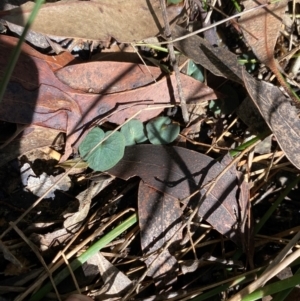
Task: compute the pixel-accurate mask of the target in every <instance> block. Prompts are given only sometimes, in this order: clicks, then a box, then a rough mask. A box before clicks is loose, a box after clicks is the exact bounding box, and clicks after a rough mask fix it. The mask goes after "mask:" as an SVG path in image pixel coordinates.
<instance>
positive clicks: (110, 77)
mask: <svg viewBox="0 0 300 301" xmlns="http://www.w3.org/2000/svg"><path fill="white" fill-rule="evenodd" d="M74 74H76V76H74ZM55 75H56V76H57V77H58V79H59V80H60V81H61V82H63V83H64V84H66V85H68V86H69V87H71V88H73V89H76V90H79V91H83V92H89V93H99V94H109V93H116V92H122V91H126V90H133V89H136V88H139V87H143V86H146V85H148V84H151V83H154V80H155V79H157V78H158V77H159V76H160V75H161V70H160V69H159V68H156V67H147V66H144V65H138V64H133V63H125V64H124V63H122V62H119V63H112V62H105V61H103V62H91V63H83V64H76V65H71V66H67V67H65V68H63V69H60V70H58V71H57V72H56V73H55Z"/></svg>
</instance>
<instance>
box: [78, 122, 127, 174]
mask: <svg viewBox="0 0 300 301" xmlns="http://www.w3.org/2000/svg"><path fill="white" fill-rule="evenodd" d="M110 133H111V131H109V132H107V133H104V132H103V130H102V129H100V128H99V127H95V128H93V129H92V130H91V131H90V132H89V133H88V134H87V136H86V137H85V139H84V140H83V142H82V143H81V144H80V146H79V152H80V155H81V156H82V157H83V158H84V160H86V161H87V162H88V163H89V166H90V168H92V169H94V170H97V171H104V170H107V169H110V168H112V167H113V166H114V165H116V164H117V163H118V162H119V161H120V160H121V159H122V157H123V155H124V150H125V138H124V135H123V134H122V133H120V132H114V133H113V134H112V135H111V136H110V137H108V139H106V140H105V141H104V142H102V143H100V144H99V142H100V141H101V140H103V139H104V138H105V137H107V136H108V135H109V134H110ZM98 144H99V145H98ZM93 148H95V150H93Z"/></svg>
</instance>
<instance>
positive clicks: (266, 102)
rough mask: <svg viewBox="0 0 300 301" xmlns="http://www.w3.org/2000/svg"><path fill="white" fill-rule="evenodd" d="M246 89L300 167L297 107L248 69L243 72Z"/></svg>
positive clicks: (293, 161)
mask: <svg viewBox="0 0 300 301" xmlns="http://www.w3.org/2000/svg"><path fill="white" fill-rule="evenodd" d="M243 75H244V82H245V86H246V89H247V91H248V93H249V95H250V97H251V98H252V100H253V102H254V103H255V105H256V106H257V108H258V109H259V111H260V113H261V115H262V116H263V117H264V119H265V121H266V123H267V124H268V125H269V127H270V129H271V130H272V132H273V134H274V135H275V137H276V139H277V142H278V143H279V145H280V147H281V149H282V150H283V151H284V153H285V155H286V156H287V158H288V159H289V160H290V162H291V163H292V164H294V165H295V166H296V167H297V168H298V169H300V157H299V155H298V149H299V148H300V145H299V146H298V144H300V135H299V133H300V121H299V118H298V116H297V112H296V109H295V107H293V106H292V105H291V104H290V102H289V100H288V99H287V98H286V97H285V96H284V95H283V94H282V92H281V91H280V89H279V88H278V87H276V86H274V85H272V84H270V83H266V82H264V81H258V80H255V79H254V78H253V77H252V76H251V75H250V74H249V73H247V72H246V71H245V72H244V73H243Z"/></svg>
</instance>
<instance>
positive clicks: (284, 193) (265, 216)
mask: <svg viewBox="0 0 300 301" xmlns="http://www.w3.org/2000/svg"><path fill="white" fill-rule="evenodd" d="M299 181H300V176H298V177H297V178H296V179H295V180H294V181H292V182H291V183H290V184H289V185H288V186H287V187H286V188H285V189H284V191H283V192H282V193H281V194H280V196H279V197H278V198H277V200H276V201H275V202H274V204H273V205H272V207H270V208H269V210H268V211H267V212H266V213H265V214H264V216H263V217H262V218H261V220H260V221H259V223H258V224H256V226H255V227H254V234H257V233H258V232H259V230H260V229H261V228H262V226H263V225H264V224H265V223H266V221H267V220H268V219H269V217H270V216H271V215H272V213H273V212H274V211H275V210H276V208H277V207H278V205H279V204H280V203H281V202H282V201H283V200H284V198H285V197H286V196H287V194H288V193H289V192H290V191H291V190H292V189H293V188H294V187H295V185H296V184H297V183H298V182H299Z"/></svg>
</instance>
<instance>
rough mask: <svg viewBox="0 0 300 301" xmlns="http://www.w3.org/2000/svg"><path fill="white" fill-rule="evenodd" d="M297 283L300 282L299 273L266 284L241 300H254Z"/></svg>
mask: <svg viewBox="0 0 300 301" xmlns="http://www.w3.org/2000/svg"><path fill="white" fill-rule="evenodd" d="M298 284H300V274H298V275H294V276H293V277H290V278H286V279H284V280H280V281H277V282H274V283H272V284H269V285H266V286H265V287H263V288H261V289H259V290H256V291H255V292H253V293H251V294H249V295H248V296H246V297H244V298H243V299H242V300H241V301H255V300H258V299H261V298H262V297H266V296H270V295H272V294H276V293H278V292H281V291H283V290H286V289H287V288H291V287H295V286H296V285H298ZM281 300H282V299H281Z"/></svg>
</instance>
